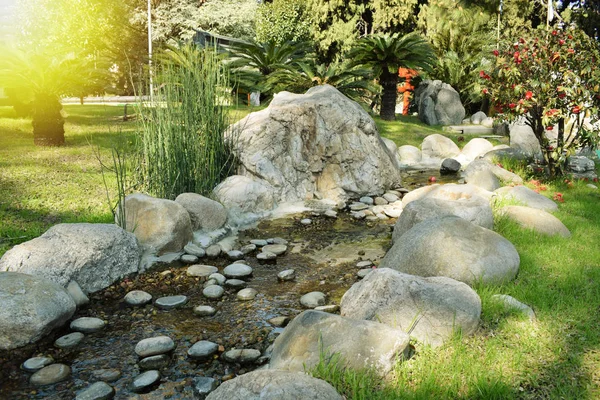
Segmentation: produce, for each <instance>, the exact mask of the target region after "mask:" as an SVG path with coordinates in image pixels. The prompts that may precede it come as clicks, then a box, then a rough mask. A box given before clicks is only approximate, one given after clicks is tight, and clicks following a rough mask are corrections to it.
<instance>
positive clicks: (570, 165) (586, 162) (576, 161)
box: [567, 156, 596, 173]
mask: <svg viewBox="0 0 600 400" xmlns="http://www.w3.org/2000/svg"><path fill="white" fill-rule="evenodd" d="M595 169H596V164H595V163H594V161H592V160H590V159H589V158H587V157H585V156H571V157H569V158H568V159H567V171H569V172H576V173H585V172H589V171H594V170H595Z"/></svg>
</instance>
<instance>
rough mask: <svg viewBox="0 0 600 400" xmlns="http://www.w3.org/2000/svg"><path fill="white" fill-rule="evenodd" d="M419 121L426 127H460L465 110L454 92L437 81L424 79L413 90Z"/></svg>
mask: <svg viewBox="0 0 600 400" xmlns="http://www.w3.org/2000/svg"><path fill="white" fill-rule="evenodd" d="M415 104H417V108H418V113H419V119H420V120H421V121H422V122H424V123H426V124H427V125H460V124H461V123H462V120H463V119H464V118H465V114H466V112H465V108H464V107H463V105H462V103H461V101H460V96H459V94H458V92H457V91H456V90H454V88H453V87H452V86H450V85H448V84H447V83H442V82H441V81H439V80H435V81H432V80H429V79H426V80H424V81H422V82H421V83H420V84H419V86H418V87H417V89H416V90H415Z"/></svg>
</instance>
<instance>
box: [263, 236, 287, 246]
mask: <svg viewBox="0 0 600 400" xmlns="http://www.w3.org/2000/svg"><path fill="white" fill-rule="evenodd" d="M269 240H270V242H269V244H283V245H284V246H285V245H287V244H288V241H287V240H285V239H283V238H280V237H276V238H272V239H269ZM269 240H267V241H269Z"/></svg>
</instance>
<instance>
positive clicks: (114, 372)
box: [91, 369, 121, 382]
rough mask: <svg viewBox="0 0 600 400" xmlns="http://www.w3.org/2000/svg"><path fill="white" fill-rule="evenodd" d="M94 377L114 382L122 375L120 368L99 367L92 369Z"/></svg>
mask: <svg viewBox="0 0 600 400" xmlns="http://www.w3.org/2000/svg"><path fill="white" fill-rule="evenodd" d="M91 375H92V379H95V380H98V381H103V382H114V381H116V380H119V378H120V377H121V371H119V370H118V369H97V370H95V371H92V374H91Z"/></svg>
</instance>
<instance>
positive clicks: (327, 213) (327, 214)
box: [323, 210, 337, 218]
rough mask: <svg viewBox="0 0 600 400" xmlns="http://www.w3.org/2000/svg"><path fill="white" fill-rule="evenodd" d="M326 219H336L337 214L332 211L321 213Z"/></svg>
mask: <svg viewBox="0 0 600 400" xmlns="http://www.w3.org/2000/svg"><path fill="white" fill-rule="evenodd" d="M323 215H324V216H326V217H327V218H337V212H336V211H333V210H327V211H325V212H324V213H323Z"/></svg>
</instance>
